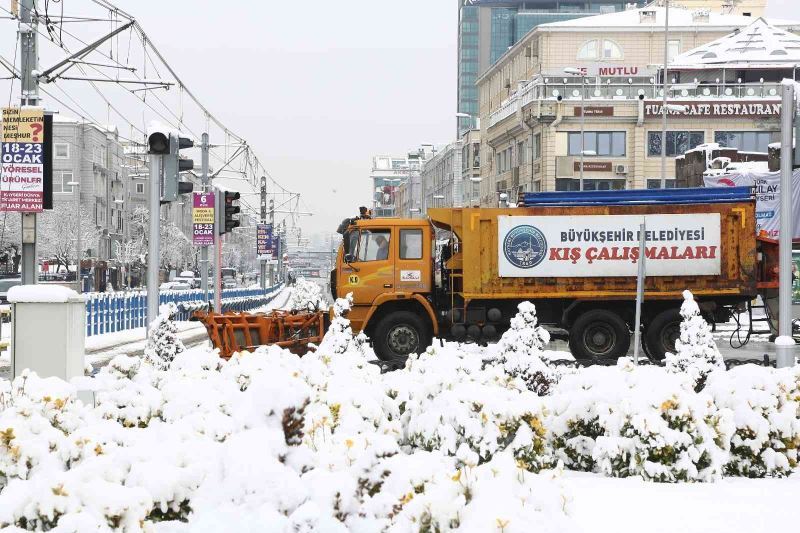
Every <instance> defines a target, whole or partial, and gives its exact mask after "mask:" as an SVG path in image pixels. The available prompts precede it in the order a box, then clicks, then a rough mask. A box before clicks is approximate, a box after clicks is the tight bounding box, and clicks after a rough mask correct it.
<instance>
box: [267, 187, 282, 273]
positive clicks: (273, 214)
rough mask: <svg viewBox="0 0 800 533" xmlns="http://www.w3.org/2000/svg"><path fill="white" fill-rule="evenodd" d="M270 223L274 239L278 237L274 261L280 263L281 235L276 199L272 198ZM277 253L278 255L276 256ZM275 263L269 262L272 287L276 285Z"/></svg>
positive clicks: (270, 201) (270, 202)
mask: <svg viewBox="0 0 800 533" xmlns="http://www.w3.org/2000/svg"><path fill="white" fill-rule="evenodd" d="M269 225H270V227H271V228H272V238H273V240H274V239H275V238H276V237H277V238H278V246H277V247H275V248H276V250H277V252H276V253H275V254H274V255H273V257H272V261H275V259H277V260H278V264H280V242H281V241H280V235H279V234H278V231H277V229H278V228H276V227H275V199H274V198H270V200H269ZM275 255H277V257H275ZM275 277H276V276H275V264H274V263H273V262H270V264H269V286H270V287H272V286H274V285H275Z"/></svg>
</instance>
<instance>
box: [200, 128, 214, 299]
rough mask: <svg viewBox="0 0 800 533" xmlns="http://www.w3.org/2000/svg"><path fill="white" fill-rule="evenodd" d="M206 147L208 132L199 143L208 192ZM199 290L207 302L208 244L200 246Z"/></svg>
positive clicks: (204, 185) (203, 182)
mask: <svg viewBox="0 0 800 533" xmlns="http://www.w3.org/2000/svg"><path fill="white" fill-rule="evenodd" d="M208 149H209V147H208V133H204V134H203V136H202V142H201V144H200V172H201V174H200V179H201V181H202V185H203V192H204V193H205V192H208V189H209V184H210V183H209V182H210V180H209V178H208ZM215 207H216V204H215ZM200 290H201V291H203V301H204V302H208V246H201V247H200Z"/></svg>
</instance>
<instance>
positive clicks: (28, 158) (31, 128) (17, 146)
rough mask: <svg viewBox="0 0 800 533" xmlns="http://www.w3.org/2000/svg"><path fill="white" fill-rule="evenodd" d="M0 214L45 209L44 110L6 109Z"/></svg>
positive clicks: (32, 211)
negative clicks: (1, 212) (2, 212)
mask: <svg viewBox="0 0 800 533" xmlns="http://www.w3.org/2000/svg"><path fill="white" fill-rule="evenodd" d="M2 115H3V126H2V128H3V133H2V147H1V148H0V157H1V158H2V168H1V169H0V211H18V212H29V213H40V212H41V211H42V209H43V208H44V165H45V161H44V159H45V154H44V151H45V150H44V148H45V142H44V141H45V139H44V110H43V109H40V108H24V109H20V108H19V107H6V108H3V112H2Z"/></svg>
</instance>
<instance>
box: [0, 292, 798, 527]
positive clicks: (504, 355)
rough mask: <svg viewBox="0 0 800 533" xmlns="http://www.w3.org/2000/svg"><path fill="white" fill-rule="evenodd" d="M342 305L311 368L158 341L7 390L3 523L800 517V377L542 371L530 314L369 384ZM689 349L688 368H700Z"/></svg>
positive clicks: (750, 522) (741, 520)
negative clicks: (145, 349) (691, 364)
mask: <svg viewBox="0 0 800 533" xmlns="http://www.w3.org/2000/svg"><path fill="white" fill-rule="evenodd" d="M336 308H337V310H338V311H339V313H340V316H339V317H337V318H336V319H335V320H334V324H335V326H336V327H332V328H331V332H329V335H328V336H326V338H325V340H324V341H323V343H322V344H321V346H320V348H319V350H317V351H316V352H311V353H309V354H307V355H306V356H304V357H302V358H299V357H296V356H294V355H292V354H290V353H288V352H286V351H284V350H281V349H279V348H277V347H264V348H260V349H258V350H257V351H256V352H255V353H252V354H238V355H235V356H234V357H233V358H231V360H230V361H222V360H221V359H219V358H218V357H217V355H216V354H215V353H214V352H212V351H210V350H208V349H206V348H201V347H196V348H190V349H188V350H186V351H183V352H181V353H176V352H177V351H178V350H169V348H170V347H169V346H166V345H164V346H162V347H163V348H167V349H168V350H167V351H168V352H169V354H168V355H169V356H168V357H166V358H162V359H161V360H160V361H159V362H158V364H157V365H151V364H149V363H148V362H145V361H143V360H142V359H140V358H138V357H129V356H126V355H121V356H117V357H115V358H114V359H113V360H112V361H111V363H110V364H109V365H108V366H107V367H104V368H103V369H101V371H100V372H99V373H98V374H97V375H96V376H95V377H93V378H79V379H76V380H74V382H73V384H72V385H70V384H67V383H64V382H62V381H60V380H58V379H55V378H48V379H40V378H38V377H37V376H35V375H25V376H23V377H20V378H18V379H17V380H15V382H14V383H13V384H11V383H9V382H8V381H2V380H0V528H2V527H4V526H9V527H8V530H10V531H14V530H17V531H19V530H20V529H23V530H41V529H53V528H57V529H56V530H58V531H109V530H120V531H121V530H124V531H143V530H146V531H154V532H159V533H184V532H201V533H202V532H206V531H208V532H211V531H215V532H216V531H253V532H255V531H265V530H268V531H276V532H281V533H283V532H286V533H290V532H311V531H324V532H345V531H353V532H356V533H362V532H363V533H368V532H369V533H372V532H381V531H386V532H409V533H411V532H423V531H439V532H446V531H458V532H469V533H484V532H498V533H512V532H528V531H531V530H532V529H531V527H532V525H535V529H536V530H537V531H544V532H554V533H555V532H576V531H577V532H580V531H586V532H592V533H595V532H606V531H608V532H614V533H617V532H625V531H631V532H633V531H637V532H638V531H643V530H647V531H664V532H667V531H669V532H674V531H683V532H692V531H698V532H700V531H702V532H710V531H712V532H713V531H720V532H722V531H725V532H727V531H748V532H749V531H767V530H770V531H772V530H792V529H793V528H795V527H796V524H797V523H798V519H800V511H798V508H800V506H797V505H796V501H795V500H796V498H797V494H798V488H800V474H799V473H798V472H797V460H798V454H797V452H798V448H800V419H799V418H798V412H799V411H798V410H799V409H800V369H782V370H775V369H770V368H764V367H757V366H753V365H746V366H744V367H740V368H737V369H735V370H731V371H725V370H724V369H722V368H719V367H714V368H710V369H708V375H707V380H706V382H705V388H703V389H701V390H696V387H697V380H696V379H695V378H696V376H694V375H688V374H686V373H685V372H683V371H681V370H680V369H678V367H677V366H676V367H675V368H673V372H670V371H669V370H668V369H664V368H659V367H653V366H645V367H636V366H634V365H633V364H632V362H631V361H630V360H627V359H623V360H621V361H620V364H619V365H617V366H616V367H593V368H588V369H581V370H575V369H558V368H553V367H551V366H550V365H549V364H548V363H547V357H544V356H543V350H542V349H543V348H544V347H545V346H546V344H547V333H546V332H544V331H543V330H542V329H541V328H539V327H538V326H537V322H536V315H535V309H533V307H532V306H530V305H528V306H520V314H519V315H518V316H517V318H516V319H515V322H514V327H513V328H512V329H511V330H510V331H509V332H508V333H507V334H506V335H504V338H503V339H502V340H501V342H500V343H498V345H496V346H494V347H490V348H487V349H483V348H480V347H478V346H474V345H472V346H462V345H459V344H456V343H444V344H436V345H434V346H433V347H431V348H430V349H429V350H428V351H427V352H426V353H423V354H420V355H418V356H412V357H410V358H409V360H408V362H407V364H406V366H405V368H403V369H400V370H398V371H395V372H391V373H387V374H381V373H380V370H379V368H378V367H377V366H375V365H372V364H370V363H369V362H368V361H369V359H371V358H372V357H373V354H372V353H371V350H370V349H369V348H368V346H366V345H365V344H364V338H363V337H362V336H358V337H353V336H352V333H351V332H350V328H349V324H348V323H347V322H348V321H347V320H346V318H345V316H344V315H345V314H346V312H347V309H348V303H347V302H346V301H341V300H340V301H339V302H337V306H336ZM163 329H164V335H163V336H162V338H163V339H167V338H173V339H174V337H175V333H176V332H175V331H174V330H173V329H171V327H165V328H163ZM690 330H691V331H695V330H696V331H699V333H698V336H697V339H695V341H704V342H708V336H707V335H706V334H704V333H703V331H704V330H703V329H702V328H687V332H688V331H690ZM701 334H702V335H701ZM689 340H690V339H687V346H690V347H691V348H687V349H686V350H685V351H684V353H683V354H682V357H689V356H690V355H691V354H692V353H697V354H699V355H702V353H703V350H705V346H707V345H706V344H703V343H702V342H688V341H689ZM170 342H171V341H170ZM162 344H163V343H162ZM167 344H169V342H167ZM173 357H174V359H172V358H173ZM151 359H152V358H151ZM170 359H172V360H171V361H170ZM76 387H77V388H80V389H82V390H87V389H90V390H93V391H94V398H95V404H94V405H92V406H88V405H84V404H82V403H81V402H80V401H79V400H78V399H77V398H76ZM698 388H699V387H698ZM765 477H766V478H767V479H750V478H765ZM657 481H661V482H664V483H658V482H657ZM685 481H695V483H686V482H685ZM15 528H20V529H15Z"/></svg>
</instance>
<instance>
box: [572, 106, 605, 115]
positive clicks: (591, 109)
mask: <svg viewBox="0 0 800 533" xmlns="http://www.w3.org/2000/svg"><path fill="white" fill-rule="evenodd" d="M574 114H575V116H576V117H579V116H581V107H580V106H575V113H574ZM583 114H584V115H585V116H587V117H613V116H614V108H613V107H612V106H610V105H608V106H606V105H602V106H600V105H592V106H588V105H587V106H585V107H584V108H583Z"/></svg>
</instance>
